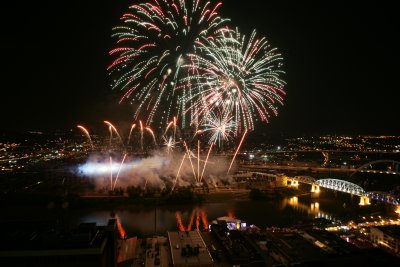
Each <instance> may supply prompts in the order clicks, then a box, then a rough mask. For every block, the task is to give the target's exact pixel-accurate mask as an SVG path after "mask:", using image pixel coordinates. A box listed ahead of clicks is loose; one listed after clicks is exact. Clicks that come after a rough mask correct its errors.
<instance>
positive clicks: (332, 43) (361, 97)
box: [0, 0, 400, 135]
mask: <svg viewBox="0 0 400 267" xmlns="http://www.w3.org/2000/svg"><path fill="white" fill-rule="evenodd" d="M133 2H138V1H127V0H123V1H115V0H103V1H101V0H99V1H94V0H91V1H86V0H85V1H80V0H79V1H78V0H74V1H73V0H69V1H65V0H59V1H25V3H24V2H22V1H12V3H9V4H8V6H2V11H1V13H2V14H1V23H2V38H1V39H2V41H1V47H2V49H1V51H2V57H1V62H2V65H3V71H2V75H1V76H2V97H1V98H0V99H1V100H0V104H1V107H0V109H1V114H2V123H1V125H2V126H1V128H3V127H4V130H15V129H66V128H74V127H75V126H76V124H78V123H83V124H85V125H94V124H102V121H103V120H104V119H110V120H112V121H114V122H116V123H123V122H124V123H129V121H130V119H131V118H132V107H131V106H129V105H118V104H117V102H118V101H117V100H118V97H119V96H120V94H119V93H118V92H116V91H112V90H111V89H110V87H109V85H108V84H109V83H108V81H107V72H106V67H107V65H108V64H109V63H110V62H111V58H109V56H108V51H109V49H110V48H112V40H111V38H110V35H111V28H112V27H113V26H115V25H117V24H118V21H119V17H120V16H121V15H122V13H123V12H124V11H126V10H127V7H128V5H129V4H130V3H133ZM298 2H301V3H298ZM315 2H316V1H315ZM349 2H350V1H349ZM368 2H369V1H368ZM392 2H393V3H394V1H376V2H371V3H363V4H362V5H352V6H349V5H348V4H346V3H343V4H340V1H330V3H328V1H320V3H318V4H316V3H312V2H311V1H286V0H279V1H278V0H276V1H268V0H246V1H243V0H225V1H223V5H222V7H221V8H220V13H221V14H223V15H224V16H225V17H229V18H230V19H231V25H232V26H237V27H239V29H240V30H241V31H242V32H250V31H251V30H252V29H253V28H256V29H257V31H258V33H259V34H260V35H264V36H266V37H267V39H268V40H269V41H270V43H271V44H272V46H274V47H278V48H279V50H280V52H281V53H282V54H283V57H284V58H285V61H284V64H285V67H284V69H285V71H286V73H287V74H286V77H285V80H286V81H287V87H286V90H287V97H286V100H285V106H284V107H281V108H280V114H279V116H278V117H274V118H272V120H271V122H270V123H269V124H268V125H264V126H260V127H259V128H258V130H259V131H266V132H281V133H295V134H301V133H305V134H311V133H353V134H358V133H360V134H363V133H366V134H396V135H398V134H399V133H400V132H399V130H400V127H399V112H398V110H399V109H398V101H399V98H398V97H397V90H398V89H399V86H398V83H397V81H398V77H399V76H398V72H399V70H400V68H399V67H398V62H399V60H398V59H399V55H398V54H399V53H398V51H399V43H398V41H396V40H397V39H398V36H397V35H398V33H399V30H398V25H397V24H396V22H397V18H396V17H397V14H396V12H397V8H395V7H394V4H392ZM1 128H0V129H1Z"/></svg>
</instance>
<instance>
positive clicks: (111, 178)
mask: <svg viewBox="0 0 400 267" xmlns="http://www.w3.org/2000/svg"><path fill="white" fill-rule="evenodd" d="M112 164H113V163H112V157H111V156H110V190H113V168H112Z"/></svg>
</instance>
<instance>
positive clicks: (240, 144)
mask: <svg viewBox="0 0 400 267" xmlns="http://www.w3.org/2000/svg"><path fill="white" fill-rule="evenodd" d="M246 133H247V130H245V131H244V133H243V136H242V139H241V140H240V143H239V145H238V148H237V149H236V151H235V154H234V155H233V158H232V161H231V164H230V165H229V169H228V171H227V172H226V175H228V174H229V171H230V170H231V168H232V164H233V161H234V160H235V158H236V155H237V153H238V152H239V149H240V147H241V146H242V143H243V140H244V137H245V136H246Z"/></svg>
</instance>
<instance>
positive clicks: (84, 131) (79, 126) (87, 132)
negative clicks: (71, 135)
mask: <svg viewBox="0 0 400 267" xmlns="http://www.w3.org/2000/svg"><path fill="white" fill-rule="evenodd" d="M77 127H78V128H79V129H81V130H82V131H83V133H84V134H85V135H86V137H87V138H88V140H89V143H90V146H91V147H92V149H93V142H92V138H90V134H89V131H88V130H86V128H85V127H83V126H81V125H78V126H77Z"/></svg>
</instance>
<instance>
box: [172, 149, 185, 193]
mask: <svg viewBox="0 0 400 267" xmlns="http://www.w3.org/2000/svg"><path fill="white" fill-rule="evenodd" d="M185 158H186V153H185V154H184V155H183V158H182V161H181V164H180V165H179V168H178V173H177V174H176V178H175V182H174V185H173V186H172V188H171V191H174V189H175V186H176V183H177V182H178V178H179V174H180V172H181V169H182V165H183V162H184V161H185Z"/></svg>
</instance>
